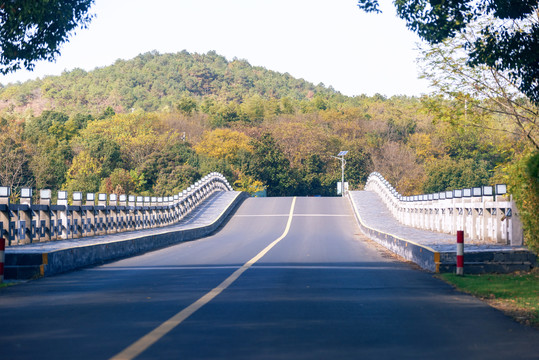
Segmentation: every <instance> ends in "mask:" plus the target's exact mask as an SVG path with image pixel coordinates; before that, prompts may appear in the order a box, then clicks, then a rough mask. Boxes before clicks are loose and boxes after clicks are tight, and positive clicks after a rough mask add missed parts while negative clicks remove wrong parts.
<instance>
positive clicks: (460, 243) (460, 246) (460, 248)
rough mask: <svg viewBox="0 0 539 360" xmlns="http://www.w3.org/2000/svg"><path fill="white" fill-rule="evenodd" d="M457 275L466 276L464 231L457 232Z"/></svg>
mask: <svg viewBox="0 0 539 360" xmlns="http://www.w3.org/2000/svg"><path fill="white" fill-rule="evenodd" d="M457 275H464V231H462V230H459V231H457Z"/></svg>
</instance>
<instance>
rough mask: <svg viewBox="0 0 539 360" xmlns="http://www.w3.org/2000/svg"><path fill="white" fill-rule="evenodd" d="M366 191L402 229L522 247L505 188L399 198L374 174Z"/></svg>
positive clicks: (515, 212) (516, 218)
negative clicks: (376, 197) (459, 232)
mask: <svg viewBox="0 0 539 360" xmlns="http://www.w3.org/2000/svg"><path fill="white" fill-rule="evenodd" d="M365 190H368V191H374V192H376V193H377V194H378V195H379V196H380V197H381V198H382V200H383V201H384V203H385V204H386V206H387V207H388V209H389V210H390V211H391V213H392V214H393V216H394V217H395V218H396V219H397V220H398V221H399V222H400V223H402V224H403V225H406V226H411V227H414V228H418V229H425V230H431V231H437V232H441V233H446V234H453V235H456V233H457V230H463V231H464V234H465V236H466V237H467V238H468V239H470V240H472V241H473V242H477V243H489V244H508V245H512V246H521V245H522V244H523V231H522V223H521V222H520V219H519V216H518V210H517V207H516V205H515V203H514V201H513V200H512V197H511V195H509V194H507V193H506V191H507V187H506V186H505V185H496V187H493V186H483V187H474V188H469V189H459V190H451V191H444V192H440V193H434V194H422V195H413V196H402V195H401V194H399V193H398V192H397V190H396V189H395V188H393V186H392V185H391V184H390V183H389V182H388V181H387V180H385V179H384V178H383V176H382V175H381V174H379V173H376V172H375V173H372V174H370V175H369V178H368V179H367V183H366V185H365Z"/></svg>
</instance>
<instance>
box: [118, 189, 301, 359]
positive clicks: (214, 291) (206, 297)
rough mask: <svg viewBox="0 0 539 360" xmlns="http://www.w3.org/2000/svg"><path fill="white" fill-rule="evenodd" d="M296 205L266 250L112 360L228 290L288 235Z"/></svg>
mask: <svg viewBox="0 0 539 360" xmlns="http://www.w3.org/2000/svg"><path fill="white" fill-rule="evenodd" d="M295 205H296V198H295V197H294V198H293V199H292V205H291V206H290V213H289V214H288V221H287V223H286V227H285V229H284V232H283V234H282V235H281V236H279V238H277V239H276V240H274V241H273V242H272V243H271V244H269V245H268V246H266V247H265V248H264V250H262V251H261V252H259V253H258V254H257V255H256V256H255V257H253V258H252V259H251V260H249V261H247V262H246V263H245V264H243V266H242V267H241V268H239V269H238V270H236V271H234V273H232V275H230V276H229V277H228V278H226V279H225V281H223V282H222V283H221V284H219V285H218V286H217V287H216V288H214V289H212V290H211V291H210V292H209V293H207V294H206V295H204V296H203V297H201V298H200V299H198V300H197V301H195V302H194V303H192V304H191V305H189V306H188V307H186V308H185V309H183V310H182V311H180V312H179V313H177V314H176V315H174V316H173V317H171V318H170V319H168V320H167V321H165V322H164V323H162V324H161V325H159V326H158V327H157V328H155V329H154V330H152V331H151V332H149V333H148V334H146V335H145V336H143V337H142V338H140V339H139V340H137V341H136V342H134V343H133V344H131V345H130V346H129V347H127V348H126V349H125V350H123V351H122V352H120V353H119V354H117V355H115V356H113V357H112V358H111V359H110V360H131V359H134V358H135V357H137V356H139V355H140V354H142V353H143V352H144V351H145V350H147V349H148V348H149V347H150V346H152V345H153V344H155V343H156V342H157V341H159V340H160V339H161V338H163V337H164V336H165V335H166V334H168V333H169V332H170V331H172V330H173V329H174V328H175V327H176V326H178V325H180V324H181V323H182V322H183V321H185V320H186V319H187V318H189V317H190V316H191V315H193V314H194V313H195V312H196V311H197V310H199V309H200V308H201V307H203V306H204V305H206V304H207V303H209V302H210V301H212V300H213V299H214V298H215V297H216V296H217V295H219V294H220V293H222V292H223V291H224V290H226V289H227V288H228V287H229V286H230V285H232V284H233V283H234V281H236V280H237V279H238V278H239V277H240V276H241V275H242V274H243V273H244V272H245V271H247V270H248V269H249V268H250V267H251V266H253V265H254V264H255V263H256V262H257V261H258V260H260V259H261V258H262V257H263V256H264V255H266V254H267V253H268V252H269V251H270V250H271V249H272V248H273V247H274V246H275V245H277V244H278V243H279V242H280V241H281V240H282V239H284V238H285V237H286V235H288V232H289V231H290V226H291V225H292V218H293V216H294V206H295Z"/></svg>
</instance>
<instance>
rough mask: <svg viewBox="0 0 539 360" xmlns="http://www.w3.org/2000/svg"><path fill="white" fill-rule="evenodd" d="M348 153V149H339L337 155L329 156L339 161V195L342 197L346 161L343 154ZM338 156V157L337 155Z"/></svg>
mask: <svg viewBox="0 0 539 360" xmlns="http://www.w3.org/2000/svg"><path fill="white" fill-rule="evenodd" d="M346 154H348V151H341V152H340V153H338V154H337V156H331V157H332V158H335V159H337V160H340V161H341V170H342V176H341V196H343V197H344V165H345V164H346V161H345V160H344V156H345V155H346ZM339 156H340V157H339Z"/></svg>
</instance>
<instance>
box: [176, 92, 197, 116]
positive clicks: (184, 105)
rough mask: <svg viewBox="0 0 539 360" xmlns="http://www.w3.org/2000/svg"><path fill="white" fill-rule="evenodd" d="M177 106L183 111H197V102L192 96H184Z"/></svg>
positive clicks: (187, 112) (188, 113)
mask: <svg viewBox="0 0 539 360" xmlns="http://www.w3.org/2000/svg"><path fill="white" fill-rule="evenodd" d="M176 107H177V108H178V110H179V111H181V112H182V113H184V114H187V115H190V114H191V113H192V112H193V111H196V109H197V102H196V101H195V99H193V98H192V97H190V96H184V97H182V98H181V99H180V101H179V102H178V105H177V106H176Z"/></svg>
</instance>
